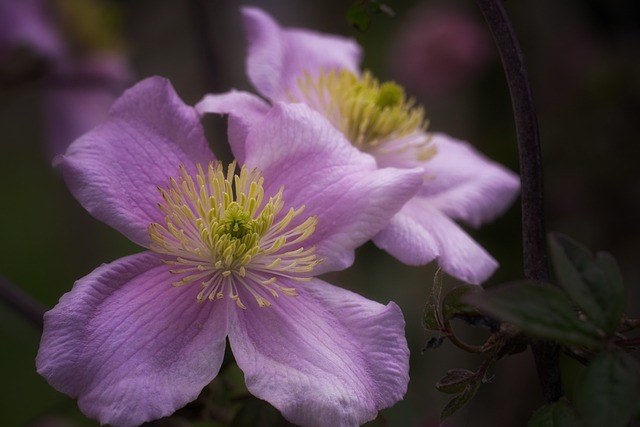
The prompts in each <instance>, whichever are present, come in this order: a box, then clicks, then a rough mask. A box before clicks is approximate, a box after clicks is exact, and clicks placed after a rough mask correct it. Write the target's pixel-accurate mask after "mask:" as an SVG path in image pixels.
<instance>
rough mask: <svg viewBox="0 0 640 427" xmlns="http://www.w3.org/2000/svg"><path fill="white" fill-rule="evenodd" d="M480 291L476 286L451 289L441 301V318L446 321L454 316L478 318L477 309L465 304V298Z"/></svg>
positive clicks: (461, 286) (480, 288)
mask: <svg viewBox="0 0 640 427" xmlns="http://www.w3.org/2000/svg"><path fill="white" fill-rule="evenodd" d="M482 291H483V289H482V287H481V286H478V285H460V286H456V287H455V288H453V289H451V290H450V291H449V292H448V293H447V294H446V295H445V296H444V299H443V300H442V318H443V319H444V320H445V321H446V320H451V319H452V318H454V317H456V316H479V315H480V312H478V309H477V308H476V307H474V306H473V305H471V304H469V303H468V302H466V300H465V298H466V296H467V295H471V294H474V293H479V292H482Z"/></svg>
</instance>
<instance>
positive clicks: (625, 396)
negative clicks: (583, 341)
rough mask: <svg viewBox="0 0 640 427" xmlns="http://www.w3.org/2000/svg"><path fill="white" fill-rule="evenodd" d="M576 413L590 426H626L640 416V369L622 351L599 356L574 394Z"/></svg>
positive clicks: (588, 367) (590, 365) (611, 351)
mask: <svg viewBox="0 0 640 427" xmlns="http://www.w3.org/2000/svg"><path fill="white" fill-rule="evenodd" d="M574 405H575V407H576V411H578V413H579V414H580V415H581V416H582V418H583V419H584V420H585V423H586V425H587V426H588V427H599V426H607V427H618V426H619V427H624V426H626V425H627V424H628V423H629V421H630V420H631V419H632V418H633V417H635V416H637V415H638V414H639V413H640V366H639V364H638V362H637V361H636V360H635V359H634V358H633V357H631V356H630V355H628V354H627V353H625V352H624V351H622V350H618V349H614V350H610V351H605V352H603V353H600V354H598V355H597V356H596V357H595V358H594V359H593V360H592V361H591V363H590V364H589V365H588V366H587V369H586V371H585V373H584V376H583V377H582V378H581V379H580V380H579V381H578V383H577V384H576V390H575V392H574Z"/></svg>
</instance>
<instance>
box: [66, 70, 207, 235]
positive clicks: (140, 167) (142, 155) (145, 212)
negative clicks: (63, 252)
mask: <svg viewBox="0 0 640 427" xmlns="http://www.w3.org/2000/svg"><path fill="white" fill-rule="evenodd" d="M212 160H214V157H213V154H212V153H211V150H210V149H209V146H208V145H207V141H206V139H205V137H204V131H203V129H202V126H201V124H200V121H199V116H198V114H197V113H196V111H195V110H194V109H193V108H192V107H189V106H187V105H185V104H184V103H183V102H182V101H181V100H180V98H178V95H177V94H176V93H175V91H174V89H173V87H172V86H171V83H169V81H168V80H165V79H162V78H158V77H152V78H149V79H146V80H144V81H142V82H141V83H138V84H137V85H136V86H134V87H133V88H131V89H129V90H128V91H127V92H125V94H124V95H123V96H122V97H120V98H119V99H118V100H117V101H116V103H115V104H114V106H113V108H112V109H111V111H110V113H109V117H108V119H107V121H106V122H105V123H104V124H103V125H102V126H100V127H97V128H95V129H94V130H93V131H91V132H89V133H87V134H85V135H84V136H82V137H80V138H79V139H78V140H76V141H75V142H74V143H73V144H71V146H70V147H69V149H68V151H67V154H66V155H65V156H61V157H58V158H57V160H56V161H57V162H58V164H61V166H62V170H63V173H64V177H65V181H66V182H67V185H68V186H69V188H70V190H71V192H72V193H73V195H74V196H75V197H76V198H77V199H78V200H79V201H80V203H81V204H82V205H83V206H84V207H85V209H87V210H88V211H89V212H90V213H91V214H92V215H93V216H95V217H96V218H98V219H99V220H101V221H104V222H106V223H107V224H109V225H111V226H112V227H114V228H116V229H117V230H118V231H120V232H122V233H123V234H125V235H126V236H127V237H128V238H130V239H131V240H133V241H134V242H136V243H138V244H141V245H143V246H146V245H147V244H148V242H149V235H148V233H147V227H148V226H149V224H150V223H152V222H158V221H161V220H162V219H163V217H164V214H163V213H162V212H161V211H160V210H159V209H158V208H157V203H158V202H159V201H160V200H161V196H160V192H159V191H158V189H157V188H158V187H167V186H168V185H169V177H171V176H173V177H176V176H177V175H178V174H179V166H180V165H181V164H182V165H185V167H186V168H187V170H188V171H189V172H192V173H195V166H194V165H195V163H196V162H200V163H202V164H205V165H206V164H207V163H208V162H210V161H212Z"/></svg>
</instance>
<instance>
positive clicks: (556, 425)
mask: <svg viewBox="0 0 640 427" xmlns="http://www.w3.org/2000/svg"><path fill="white" fill-rule="evenodd" d="M583 426H584V422H583V421H582V420H581V419H579V418H578V416H577V415H576V412H575V411H574V409H573V408H572V407H571V405H569V403H568V402H566V401H564V400H561V401H558V402H555V403H552V404H550V405H546V406H543V407H542V408H540V409H538V410H537V411H536V413H535V414H533V417H531V419H530V420H529V422H528V423H527V427H583Z"/></svg>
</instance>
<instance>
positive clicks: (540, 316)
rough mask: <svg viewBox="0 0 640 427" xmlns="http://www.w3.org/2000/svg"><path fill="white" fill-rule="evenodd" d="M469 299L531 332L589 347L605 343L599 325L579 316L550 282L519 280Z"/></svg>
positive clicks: (481, 307) (488, 311)
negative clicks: (594, 324)
mask: <svg viewBox="0 0 640 427" xmlns="http://www.w3.org/2000/svg"><path fill="white" fill-rule="evenodd" d="M467 301H468V302H469V303H471V304H474V305H476V307H478V308H480V309H481V310H482V311H484V312H486V313H488V314H490V315H493V316H495V317H497V318H499V319H502V320H503V321H506V322H509V323H511V324H513V325H515V326H517V327H519V328H520V329H522V330H523V331H524V332H525V333H527V334H529V335H533V336H537V337H540V338H546V339H550V340H555V341H558V342H561V343H565V344H569V345H576V346H581V347H587V348H599V347H601V346H602V338H601V337H600V334H599V331H598V329H597V328H596V327H595V326H593V325H592V324H591V323H589V322H586V321H583V320H581V319H579V318H578V316H577V314H576V312H575V310H574V308H573V306H572V304H571V302H570V301H569V299H568V297H567V295H566V294H565V293H564V292H562V291H561V290H560V289H557V288H555V287H552V286H550V285H546V284H542V283H538V282H530V281H523V282H517V283H513V284H510V285H505V286H500V287H496V288H492V289H491V290H488V291H486V292H482V293H476V294H473V295H469V296H468V297H467Z"/></svg>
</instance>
